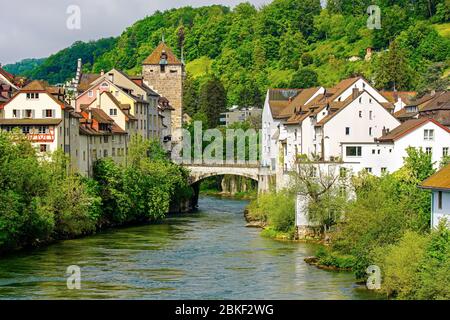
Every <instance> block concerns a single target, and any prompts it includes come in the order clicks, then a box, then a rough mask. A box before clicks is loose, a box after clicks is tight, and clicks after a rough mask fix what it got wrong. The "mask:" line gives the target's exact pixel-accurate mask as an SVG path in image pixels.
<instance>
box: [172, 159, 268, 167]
mask: <svg viewBox="0 0 450 320" xmlns="http://www.w3.org/2000/svg"><path fill="white" fill-rule="evenodd" d="M181 165H183V166H185V167H224V168H229V167H233V168H259V167H260V163H259V161H257V162H255V161H238V162H226V161H223V162H210V161H202V162H198V161H197V162H189V163H181Z"/></svg>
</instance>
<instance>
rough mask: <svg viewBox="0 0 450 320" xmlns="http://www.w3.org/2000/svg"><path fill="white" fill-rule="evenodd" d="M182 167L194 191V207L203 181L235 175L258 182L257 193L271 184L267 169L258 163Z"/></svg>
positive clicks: (270, 176)
mask: <svg viewBox="0 0 450 320" xmlns="http://www.w3.org/2000/svg"><path fill="white" fill-rule="evenodd" d="M183 167H184V168H186V169H188V170H189V172H190V176H189V183H190V184H191V185H192V187H193V189H194V192H195V194H194V199H192V200H193V205H194V207H196V206H197V204H198V195H199V191H200V188H199V187H200V182H201V181H202V180H203V179H206V178H209V177H214V176H222V175H235V176H242V177H246V178H250V179H252V180H255V181H256V182H258V193H261V192H266V191H268V190H269V188H270V185H271V183H272V182H273V175H272V174H271V173H269V170H268V168H264V167H261V166H260V165H259V163H256V164H255V163H231V164H229V163H223V164H206V163H201V164H183Z"/></svg>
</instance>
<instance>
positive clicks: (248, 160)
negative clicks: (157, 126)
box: [172, 121, 261, 165]
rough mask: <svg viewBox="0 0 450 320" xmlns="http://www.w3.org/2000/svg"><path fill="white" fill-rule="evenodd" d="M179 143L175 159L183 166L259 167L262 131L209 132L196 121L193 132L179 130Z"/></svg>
mask: <svg viewBox="0 0 450 320" xmlns="http://www.w3.org/2000/svg"><path fill="white" fill-rule="evenodd" d="M179 130H180V132H179V134H178V136H180V137H181V141H180V143H178V144H176V145H175V147H174V149H173V151H172V160H173V161H174V162H176V163H183V164H207V165H214V164H247V165H248V164H250V165H256V164H258V159H259V154H260V144H259V143H258V142H259V139H260V136H261V134H260V130H255V129H248V130H246V131H244V130H243V129H224V130H223V131H221V130H219V129H207V130H203V124H202V122H201V121H195V122H194V125H193V131H192V132H191V131H189V130H187V129H179Z"/></svg>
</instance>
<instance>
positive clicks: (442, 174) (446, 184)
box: [421, 164, 450, 190]
mask: <svg viewBox="0 0 450 320" xmlns="http://www.w3.org/2000/svg"><path fill="white" fill-rule="evenodd" d="M421 187H422V188H426V189H443V190H450V164H448V165H446V166H445V167H444V168H442V169H441V170H439V171H438V172H436V173H435V174H433V175H432V176H431V177H429V178H428V179H426V180H425V181H424V182H423V183H422V185H421Z"/></svg>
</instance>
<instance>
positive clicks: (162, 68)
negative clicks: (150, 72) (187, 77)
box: [160, 64, 166, 73]
mask: <svg viewBox="0 0 450 320" xmlns="http://www.w3.org/2000/svg"><path fill="white" fill-rule="evenodd" d="M160 66H161V73H164V72H166V65H165V64H161V65H160Z"/></svg>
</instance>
